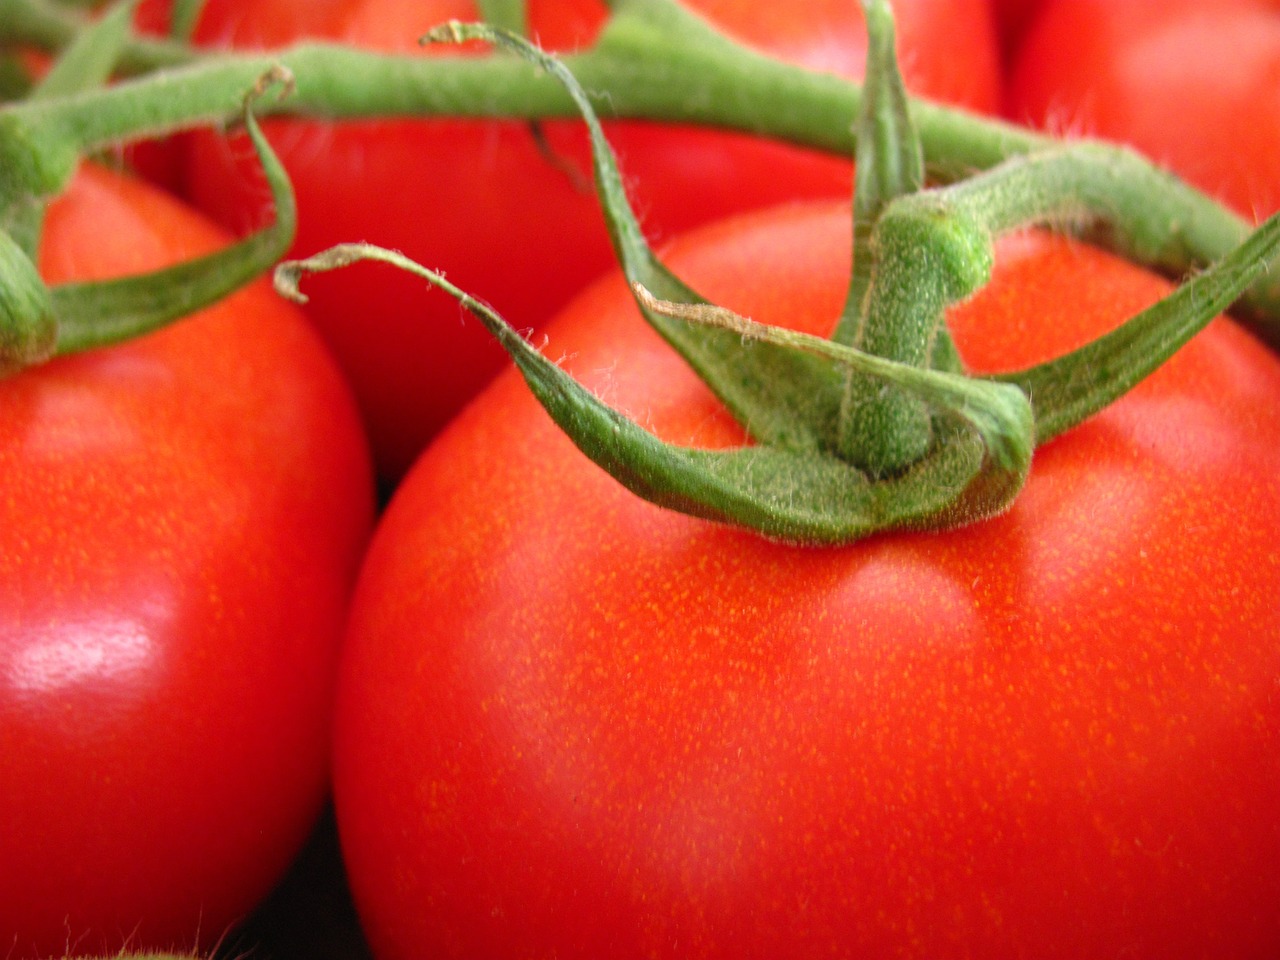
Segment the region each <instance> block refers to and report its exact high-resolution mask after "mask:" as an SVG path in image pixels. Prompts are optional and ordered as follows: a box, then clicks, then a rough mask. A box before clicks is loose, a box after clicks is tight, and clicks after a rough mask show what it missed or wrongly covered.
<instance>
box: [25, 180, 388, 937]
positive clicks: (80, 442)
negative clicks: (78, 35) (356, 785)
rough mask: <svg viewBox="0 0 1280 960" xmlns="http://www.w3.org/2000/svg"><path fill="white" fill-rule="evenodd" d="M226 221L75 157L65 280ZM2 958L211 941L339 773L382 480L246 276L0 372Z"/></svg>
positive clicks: (132, 260)
mask: <svg viewBox="0 0 1280 960" xmlns="http://www.w3.org/2000/svg"><path fill="white" fill-rule="evenodd" d="M225 240H226V237H225V236H224V235H223V233H222V232H221V231H219V230H216V229H214V228H213V227H212V226H210V225H209V224H208V223H207V222H206V221H204V220H203V219H202V218H200V217H198V216H197V215H196V214H195V213H193V212H191V211H190V210H187V209H186V208H184V207H182V206H180V205H179V204H178V203H176V202H175V201H174V200H172V199H171V198H169V197H167V196H165V195H163V194H161V193H159V192H157V191H155V190H153V189H151V188H148V187H146V186H145V185H143V184H141V183H137V182H131V181H128V180H125V179H122V178H120V177H119V176H117V175H113V174H110V173H107V172H105V171H102V170H99V169H95V168H93V167H86V168H85V169H84V170H83V171H82V172H81V173H80V174H79V175H78V177H77V179H76V180H75V181H74V183H73V185H72V187H71V189H70V190H69V192H68V193H67V194H66V195H64V196H63V197H61V198H60V199H58V200H57V201H56V202H55V203H54V204H53V205H52V207H51V208H50V210H49V214H48V220H47V223H46V226H45V232H44V237H43V245H42V248H41V257H40V266H41V270H42V273H43V274H44V275H45V276H46V277H47V278H48V279H49V280H50V281H64V280H68V279H72V278H75V279H93V278H102V277H105V276H112V275H117V274H121V273H131V272H136V271H139V270H142V269H151V268H155V267H158V266H160V265H162V264H164V263H167V262H171V261H174V260H176V259H180V258H187V257H190V256H192V255H194V254H197V253H203V252H207V251H208V250H209V249H211V248H213V247H215V246H217V245H219V244H221V243H224V242H225ZM0 476H3V478H4V479H3V481H2V482H0V490H2V493H0V744H3V745H4V746H3V749H0V783H3V784H4V789H3V791H0V951H2V952H3V954H4V955H5V956H8V957H18V958H21V957H27V956H34V955H40V956H63V955H64V954H82V953H83V954H94V953H101V954H103V955H106V954H112V953H115V952H117V951H119V950H120V949H121V948H122V947H124V946H125V945H128V946H129V947H130V948H137V949H144V948H148V947H150V948H178V949H189V948H191V947H194V946H197V945H199V946H203V947H209V946H211V945H213V944H215V943H216V942H217V941H218V939H219V937H220V936H221V935H222V934H223V933H224V932H225V930H226V928H227V927H228V926H229V925H230V924H233V923H234V922H236V921H237V920H239V919H241V918H243V917H244V916H245V914H246V913H247V912H248V911H250V910H251V909H252V908H253V906H254V905H255V903H256V902H257V901H258V900H259V899H260V898H261V897H262V896H264V895H265V894H266V893H267V892H268V891H269V890H270V888H271V887H272V885H273V884H274V883H275V882H276V880H277V879H278V878H279V877H280V876H281V875H282V874H283V872H284V870H285V868H286V867H287V866H288V864H289V862H290V860H291V859H292V857H293V856H294V854H295V853H296V852H297V850H298V849H299V847H300V846H301V845H302V843H303V841H304V839H305V838H306V836H307V834H308V831H309V830H310V828H311V826H312V823H313V821H314V819H315V817H316V816H317V814H318V812H319V810H320V806H321V803H322V801H323V799H324V797H325V794H326V790H327V782H328V753H329V735H328V726H329V719H330V706H331V698H332V688H333V676H334V668H335V666H336V655H337V644H338V641H339V639H340V634H341V625H342V621H343V619H344V616H345V607H346V600H347V596H348V592H349V587H350V584H351V581H352V580H353V579H354V575H355V570H356V567H357V564H358V559H359V555H360V553H361V551H362V549H363V546H364V543H365V540H366V538H367V534H368V528H369V527H370V525H371V513H372V502H373V494H372V479H371V469H370V465H369V462H368V453H367V450H366V445H365V441H364V439H363V437H362V435H361V434H360V432H359V418H358V414H357V412H356V409H355V404H354V402H353V400H352V398H351V396H350V392H349V390H348V388H347V387H346V386H345V384H344V383H343V381H342V379H341V376H340V374H339V373H338V371H337V369H336V367H335V366H334V364H333V362H332V360H331V359H330V358H329V356H328V355H327V352H326V351H325V349H324V347H323V345H322V344H321V343H320V342H319V339H318V338H317V337H316V335H315V333H314V331H312V330H311V329H310V327H309V325H308V324H307V323H306V321H305V319H304V318H303V317H302V316H301V315H300V314H299V313H297V312H296V311H294V310H293V309H292V308H290V307H288V306H287V305H285V304H283V303H282V302H280V301H279V300H278V298H276V297H275V296H274V294H273V293H272V292H271V291H270V290H269V289H268V288H266V287H255V288H253V289H250V290H247V291H245V292H242V293H240V294H237V295H235V296H233V297H231V298H229V299H227V300H225V301H223V302H222V303H221V304H219V305H217V306H215V307H213V308H211V309H208V310H206V311H203V312H201V313H199V314H198V315H195V316H193V317H191V318H190V319H188V320H185V321H183V322H181V323H179V324H177V325H174V326H171V327H169V328H167V329H165V330H163V331H161V332H158V333H155V334H152V335H150V336H147V337H144V338H141V339H138V340H135V341H132V342H130V343H127V344H125V345H122V346H118V347H114V348H111V349H104V350H97V351H93V352H90V353H85V354H80V355H78V356H74V357H70V358H65V359H60V360H56V361H54V362H51V363H49V364H47V365H46V366H43V367H40V368H37V369H32V370H29V371H27V372H24V373H22V374H21V375H18V376H15V377H12V378H10V379H8V380H5V381H3V382H0Z"/></svg>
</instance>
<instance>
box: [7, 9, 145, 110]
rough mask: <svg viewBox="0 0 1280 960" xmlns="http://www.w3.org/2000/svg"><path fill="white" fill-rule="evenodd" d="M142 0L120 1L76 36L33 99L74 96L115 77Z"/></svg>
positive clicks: (41, 81)
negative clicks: (139, 0)
mask: <svg viewBox="0 0 1280 960" xmlns="http://www.w3.org/2000/svg"><path fill="white" fill-rule="evenodd" d="M137 5H138V0H119V2H118V3H116V4H114V5H113V6H112V7H111V9H110V10H108V11H107V12H106V13H105V14H103V15H102V16H101V17H100V18H99V19H97V20H94V21H92V22H91V23H90V24H89V25H88V26H86V27H85V28H84V29H83V30H81V31H80V32H79V34H77V35H76V38H75V39H74V40H72V41H71V43H70V44H69V45H68V46H67V47H66V48H64V49H63V51H62V53H61V54H59V56H58V59H57V60H55V61H54V63H53V66H52V67H50V69H49V72H48V73H46V74H45V75H44V77H43V78H41V79H40V81H39V82H38V83H37V84H36V85H35V89H33V90H32V91H31V99H33V100H48V99H51V98H53V97H63V96H70V95H71V94H75V93H81V92H83V91H85V90H92V89H93V88H94V87H98V86H101V85H102V84H104V83H106V82H107V80H108V79H109V78H110V77H111V74H112V72H113V71H114V70H115V68H116V64H117V63H118V62H119V60H120V57H121V55H122V54H123V53H124V50H125V47H126V46H127V45H128V42H129V40H130V38H131V36H132V31H131V27H132V24H133V11H134V8H135V7H136V6H137Z"/></svg>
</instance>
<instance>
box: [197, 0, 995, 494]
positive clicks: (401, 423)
mask: <svg viewBox="0 0 1280 960" xmlns="http://www.w3.org/2000/svg"><path fill="white" fill-rule="evenodd" d="M691 5H692V6H693V7H694V8H696V9H697V10H699V11H701V12H702V13H704V14H705V15H706V16H707V17H709V18H710V19H711V20H713V21H714V22H716V23H717V24H719V25H720V26H721V27H722V28H724V29H726V30H727V31H729V32H730V33H731V34H733V35H735V36H737V37H739V38H741V39H742V40H744V41H745V42H747V43H750V44H753V45H755V46H757V47H759V48H760V49H763V50H765V51H767V52H770V53H773V54H774V55H777V56H781V57H784V58H786V59H788V60H791V61H793V62H796V63H800V64H804V65H807V66H810V67H813V68H817V69H824V70H831V71H835V72H838V73H841V74H844V75H845V76H849V77H857V78H860V77H861V74H862V70H863V64H864V58H865V49H866V35H865V28H864V25H863V23H862V19H861V13H860V12H859V8H858V5H857V4H856V3H851V2H848V0H804V2H803V3H799V4H797V3H791V4H768V3H758V2H754V0H693V2H692V3H691ZM896 7H897V13H898V21H899V32H900V35H901V49H902V50H903V60H904V69H905V72H906V76H907V79H908V83H909V84H910V85H912V87H913V88H914V89H915V90H917V91H919V92H921V93H922V94H927V95H929V96H932V97H934V98H937V99H942V100H950V101H954V102H957V103H962V104H965V105H967V106H970V107H973V108H975V109H986V110H994V109H996V108H997V107H998V101H999V87H998V84H999V76H998V73H999V67H998V64H997V56H996V45H995V38H994V28H993V25H992V23H991V18H990V11H989V10H988V9H987V0H900V2H899V3H897V5H896ZM604 12H605V6H604V4H603V3H602V2H600V0H575V2H569V0H555V2H551V0H532V2H531V3H530V5H529V14H530V23H531V32H532V34H533V35H534V36H535V37H536V38H537V39H538V40H539V41H540V42H542V43H543V44H544V45H546V46H547V47H549V48H551V49H555V50H572V49H574V48H577V47H581V46H582V45H583V44H585V43H586V42H587V41H588V40H589V39H590V38H591V37H593V36H594V34H595V32H596V31H597V30H598V28H599V26H600V24H601V22H602V20H603V17H604ZM477 16H478V14H477V10H476V7H475V5H474V3H473V2H472V0H431V2H423V0H328V2H323V3H316V2H314V0H305V2H302V0H253V2H252V3H250V2H247V0H210V2H209V3H208V6H207V9H206V11H205V13H204V16H203V19H202V21H201V26H200V31H199V35H200V36H201V37H202V38H203V39H204V40H205V42H210V43H221V44H235V45H237V46H247V47H252V46H274V45H279V44H284V43H287V42H289V41H290V40H293V39H295V38H297V37H299V36H304V35H306V36H319V37H326V38H330V39H334V40H342V41H345V42H348V43H353V44H358V45H361V46H365V47H369V48H374V49H383V50H394V51H399V52H409V51H413V50H416V49H417V47H416V38H417V37H418V36H419V35H421V34H422V33H423V32H424V31H425V30H426V29H428V28H429V27H432V26H435V25H437V24H438V23H441V22H443V21H445V20H447V19H449V18H461V19H476V18H477ZM428 53H429V54H431V55H453V54H455V53H456V51H454V50H451V49H447V48H440V47H437V48H433V49H431V50H430V51H428ZM851 121H852V118H851ZM266 126H267V129H268V132H269V135H270V136H271V138H272V142H273V144H274V145H275V147H276V149H277V150H278V151H279V153H280V155H281V159H282V160H283V161H284V163H285V166H286V167H287V168H288V170H289V172H290V174H291V175H292V177H293V181H294V185H295V187H296V189H297V192H298V198H299V205H300V210H301V212H300V215H299V217H300V218H299V230H298V239H297V242H296V244H295V248H294V249H295V251H297V252H298V253H300V254H311V253H315V252H316V251H318V250H320V249H322V248H324V247H327V246H330V245H332V244H334V243H337V242H340V241H348V240H355V239H365V240H370V241H372V242H376V243H380V244H382V245H384V246H390V247H394V248H397V249H400V250H403V251H404V252H405V253H407V254H409V255H410V256H412V257H414V258H415V259H417V260H419V261H421V262H423V263H425V264H428V265H429V266H431V267H433V268H440V269H443V270H444V271H445V272H446V273H447V274H448V275H449V278H450V279H451V280H453V281H454V282H455V283H458V284H460V285H461V286H462V287H464V288H466V289H467V290H469V291H470V292H472V293H474V294H475V295H477V296H480V297H483V298H484V299H486V300H488V301H489V302H491V303H493V304H494V305H495V306H496V307H498V308H499V309H500V310H501V311H503V312H504V314H505V315H506V316H508V317H510V318H511V319H512V320H513V321H514V322H515V323H517V324H519V325H521V326H525V325H539V324H541V323H543V322H544V321H545V320H547V319H548V318H549V317H550V316H551V314H552V313H554V311H555V310H556V309H558V308H559V307H560V306H561V305H562V304H563V303H564V301H565V300H566V299H567V298H568V297H569V296H570V295H572V294H573V293H574V292H576V291H577V290H578V289H579V288H580V287H581V286H582V285H583V284H584V283H585V282H587V281H588V280H590V279H591V278H592V277H593V276H595V275H596V274H597V273H599V272H601V271H602V270H604V269H605V268H606V267H607V266H609V264H611V263H612V253H611V250H610V247H609V244H608V240H607V237H606V233H605V229H604V226H603V221H602V217H601V214H600V211H599V207H598V205H597V203H596V201H595V198H594V196H593V195H592V193H591V191H590V189H589V186H588V183H589V176H590V174H589V170H590V167H589V164H588V160H587V156H588V154H587V147H586V139H585V136H584V135H583V133H582V131H581V129H580V125H578V124H576V123H566V122H551V123H547V124H546V125H545V131H546V138H547V141H548V142H549V146H550V155H548V153H547V152H546V151H543V150H541V149H540V148H539V146H538V144H537V142H536V140H535V138H534V136H533V134H532V133H531V131H530V129H529V127H528V126H527V125H526V124H523V123H511V122H476V121H445V120H441V121H432V122H406V121H397V122H360V123H349V124H343V125H340V126H333V125H329V124H323V123H299V122H293V121H289V122H279V123H274V124H268V125H266ZM610 137H611V139H612V141H613V143H614V145H615V147H616V148H617V150H618V151H619V153H620V155H621V156H622V160H623V164H624V170H625V173H626V174H627V176H628V178H630V179H633V180H634V182H635V183H636V184H637V186H636V190H635V200H636V203H637V205H638V208H639V209H640V210H641V211H642V212H643V215H644V223H645V226H646V229H647V230H649V231H650V232H651V233H652V234H653V235H658V236H666V235H671V234H673V233H675V232H678V231H680V230H683V229H685V228H688V227H690V226H693V225H695V224H698V223H702V222H705V221H708V220H711V219H714V218H717V217H720V216H723V215H725V214H727V213H730V212H733V211H737V210H742V209H748V208H752V207H760V206H765V205H767V204H770V203H774V202H778V201H782V200H791V199H795V198H798V197H813V196H845V195H847V194H848V192H849V189H850V182H851V175H850V168H849V165H848V163H846V162H845V161H843V160H841V159H838V158H833V157H829V156H820V155H817V154H814V153H812V152H807V151H802V150H799V149H796V148H792V147H787V146H783V145H780V144H775V143H770V142H765V141H761V140H755V139H752V138H750V137H747V136H744V135H740V134H730V133H725V132H718V131H710V130H694V129H689V128H678V127H674V126H662V125H655V124H646V123H616V124H612V125H611V126H610ZM192 142H193V145H194V146H193V150H192V156H191V160H190V167H189V183H188V191H189V196H190V197H191V198H192V199H193V200H194V202H195V203H196V204H197V205H199V206H200V207H202V208H203V209H205V210H208V211H210V212H211V213H212V214H213V215H214V216H215V217H216V218H217V219H219V220H221V221H222V222H223V223H226V224H229V225H231V226H232V227H234V228H236V229H241V230H243V229H245V228H246V227H247V226H249V225H250V224H251V223H253V222H254V220H255V219H256V218H257V217H258V216H260V215H261V212H262V211H263V210H264V209H266V207H267V204H266V202H265V197H266V193H265V187H263V186H261V185H260V183H259V184H258V185H256V186H255V183H257V181H255V179H254V169H253V167H254V164H253V159H252V158H253V154H252V151H251V150H250V149H249V148H248V146H247V143H246V142H245V141H244V140H243V139H242V138H241V139H232V140H230V141H224V140H221V139H218V138H216V137H214V136H212V135H204V136H197V137H195V138H193V141H192ZM553 157H558V158H559V162H557V161H556V160H555V159H553ZM565 163H568V164H569V166H570V167H571V168H573V169H575V170H576V171H578V172H579V175H578V177H577V179H576V180H575V178H574V177H573V176H570V175H568V174H567V173H566V172H565V170H564V169H563V166H564V164H565ZM315 289H316V291H317V294H316V296H315V297H314V298H313V302H312V304H311V305H310V307H309V309H310V315H311V317H312V319H313V320H314V321H315V322H316V324H317V325H318V327H319V329H320V330H321V331H322V333H323V334H324V336H325V338H326V339H327V340H328V341H329V343H330V344H332V346H333V347H334V350H335V352H336V354H337V355H338V357H339V359H340V361H341V363H342V364H343V366H344V368H345V369H346V371H347V373H348V374H349V376H350V378H351V379H352V381H353V383H354V384H355V387H356V392H357V394H358V396H359V398H360V403H361V405H362V407H363V410H364V414H365V419H366V422H367V424H368V428H369V431H370V434H371V436H372V438H373V446H374V453H375V458H376V460H377V462H378V465H379V468H380V472H381V473H382V475H383V476H384V477H385V478H387V479H391V480H394V479H396V478H398V477H399V476H400V475H401V474H402V473H403V471H404V470H405V468H406V467H407V466H408V465H409V464H410V463H411V462H412V460H413V458H414V457H415V456H416V455H417V453H418V452H419V451H420V450H421V449H422V447H423V446H424V444H425V443H426V441H427V440H428V439H429V438H430V437H431V436H433V435H434V434H435V433H436V432H437V431H438V430H439V429H440V427H441V426H442V425H443V424H444V423H445V422H446V420H447V419H448V418H449V417H450V416H452V414H453V413H454V412H455V411H456V410H457V409H458V408H459V407H460V406H461V405H462V404H463V402H464V401H465V400H466V399H467V398H469V397H470V396H471V395H472V394H474V393H475V392H476V390H478V389H479V387H480V386H481V385H482V384H483V383H484V382H486V381H487V380H488V379H489V378H490V377H491V376H492V375H493V374H494V373H495V372H496V371H497V370H498V369H499V368H500V366H502V365H503V363H504V358H503V356H502V354H501V352H500V351H499V350H498V349H497V348H496V347H494V346H493V345H492V344H491V343H490V342H489V339H488V337H487V335H486V334H485V333H484V331H483V329H482V328H481V327H480V326H479V324H475V323H471V322H469V321H467V320H465V319H464V318H463V317H462V316H461V315H460V314H459V312H458V310H457V309H456V308H455V307H454V306H453V305H452V304H448V303H443V302H441V301H440V300H439V298H430V297H426V296H425V295H424V294H423V292H422V290H421V288H420V285H418V284H416V283H415V282H413V281H410V280H408V279H407V278H404V277H402V276H398V275H394V274H390V273H389V272H387V271H385V270H384V271H379V270H377V269H376V268H367V267H366V268H357V269H353V270H350V271H346V272H344V273H343V274H339V275H333V276H330V277H325V278H319V279H317V281H316V286H315Z"/></svg>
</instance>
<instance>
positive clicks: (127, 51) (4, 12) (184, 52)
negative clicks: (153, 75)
mask: <svg viewBox="0 0 1280 960" xmlns="http://www.w3.org/2000/svg"><path fill="white" fill-rule="evenodd" d="M86 23H87V18H86V17H85V15H84V14H82V13H77V12H76V11H74V10H69V9H67V8H66V7H65V6H62V5H59V4H56V3H51V2H50V0H0V44H4V45H10V46H14V47H24V46H25V47H33V48H36V49H39V50H45V51H48V52H50V53H53V52H57V51H60V50H62V49H63V48H65V47H67V46H68V45H70V44H71V43H73V42H74V41H75V38H76V37H77V36H79V35H80V33H81V31H82V30H83V29H84V27H85V25H86ZM198 56H199V55H198V54H196V53H195V52H194V51H192V49H191V48H190V47H188V46H187V45H186V44H182V43H174V42H173V41H170V40H153V39H141V38H135V39H133V40H131V41H130V42H129V43H127V44H126V45H125V48H124V50H123V51H122V52H121V55H120V62H119V69H120V71H121V73H123V74H125V75H132V74H140V73H149V72H151V71H152V70H158V69H160V68H162V67H171V66H175V65H177V64H182V63H190V62H191V61H192V60H194V59H196V58H197V57H198Z"/></svg>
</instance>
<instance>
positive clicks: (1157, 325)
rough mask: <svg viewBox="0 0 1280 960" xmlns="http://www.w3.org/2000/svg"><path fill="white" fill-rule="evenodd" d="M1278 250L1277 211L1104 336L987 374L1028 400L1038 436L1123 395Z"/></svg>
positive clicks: (1046, 436)
mask: <svg viewBox="0 0 1280 960" xmlns="http://www.w3.org/2000/svg"><path fill="white" fill-rule="evenodd" d="M1278 253H1280V214H1276V215H1274V216H1272V217H1271V218H1270V219H1268V220H1267V221H1266V222H1265V223H1263V224H1262V226H1260V227H1259V228H1258V229H1257V230H1255V231H1254V232H1253V233H1252V234H1250V236H1249V237H1248V239H1247V240H1245V242H1244V243H1242V244H1241V245H1240V246H1239V247H1237V248H1236V249H1235V250H1234V251H1232V252H1231V253H1229V254H1228V255H1227V256H1226V257H1224V258H1223V259H1222V260H1220V261H1219V262H1218V263H1216V264H1214V265H1213V266H1212V267H1209V268H1208V269H1207V270H1205V271H1204V272H1203V273H1200V274H1198V275H1196V276H1194V277H1192V278H1191V279H1189V280H1187V281H1185V282H1184V283H1183V284H1182V285H1181V286H1179V287H1178V288H1177V289H1176V290H1174V291H1173V293H1171V294H1170V295H1169V296H1167V297H1165V298H1164V299H1163V300H1161V301H1160V302H1158V303H1156V304H1154V305H1153V306H1151V307H1148V308H1147V309H1146V310H1143V311H1142V312H1141V313H1139V314H1137V315H1136V316H1134V317H1133V318H1131V319H1130V320H1128V321H1126V322H1125V323H1124V324H1123V325H1121V326H1120V327H1117V328H1116V329H1115V330H1113V331H1112V332H1111V333H1109V334H1107V335H1106V336H1103V337H1100V338H1099V339H1097V340H1094V341H1092V342H1091V343H1088V344H1086V345H1085V346H1083V347H1080V348H1079V349H1077V350H1074V351H1072V352H1071V353H1068V354H1064V355H1063V356H1061V357H1058V358H1057V359H1055V360H1051V361H1049V362H1047V363H1043V364H1039V365H1038V366H1035V367H1030V368H1028V369H1026V370H1021V371H1017V372H1014V373H1006V374H1000V375H998V376H994V377H991V378H990V379H991V380H993V381H998V382H1002V383H1008V384H1013V385H1016V386H1017V387H1018V388H1019V389H1021V390H1022V391H1024V392H1025V393H1026V394H1027V395H1028V396H1029V397H1030V398H1031V404H1032V408H1033V409H1034V411H1035V422H1036V435H1037V436H1038V437H1039V439H1040V442H1042V443H1043V442H1044V441H1045V440H1048V439H1050V438H1051V437H1055V436H1057V435H1058V434H1060V433H1063V432H1064V431H1066V430H1069V429H1071V427H1073V426H1075V425H1076V424H1078V423H1080V422H1081V421H1083V420H1085V419H1086V418H1087V417H1090V416H1092V415H1093V414H1094V413H1097V412H1098V411H1099V410H1101V409H1103V408H1104V407H1106V406H1107V405H1108V404H1110V403H1112V402H1113V401H1114V400H1116V399H1118V398H1119V397H1120V396H1122V395H1123V394H1125V393H1127V392H1128V391H1129V390H1130V389H1132V388H1133V387H1134V386H1135V385H1137V384H1138V383H1139V382H1140V381H1142V380H1143V379H1144V378H1146V377H1147V376H1148V375H1149V374H1151V373H1152V372H1153V371H1154V370H1155V369H1156V368H1157V367H1159V366H1160V365H1161V364H1162V363H1164V362H1165V361H1166V360H1168V359H1169V358H1170V357H1171V356H1173V354H1174V353H1176V352H1177V351H1178V350H1179V349H1180V348H1181V347H1182V346H1183V345H1184V344H1186V343H1187V341H1189V340H1190V339H1191V338H1192V337H1193V336H1195V335H1196V334H1197V333H1199V332H1200V331H1201V330H1202V329H1204V327H1205V326H1206V325H1207V324H1208V323H1209V321H1210V320H1212V319H1213V318H1214V317H1216V316H1217V315H1218V314H1220V313H1222V312H1223V311H1224V310H1226V309H1227V308H1228V307H1230V306H1231V305H1232V303H1234V302H1235V301H1236V299H1237V298H1239V297H1240V295H1241V294H1242V293H1243V292H1244V291H1245V290H1247V289H1249V288H1250V287H1251V286H1252V285H1253V284H1255V283H1257V282H1258V281H1259V280H1260V279H1261V278H1262V277H1263V275H1264V274H1266V273H1267V271H1268V269H1269V267H1270V266H1271V265H1272V264H1273V263H1274V262H1275V258H1276V257H1277V254H1278Z"/></svg>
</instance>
